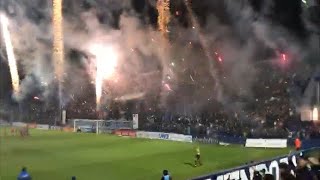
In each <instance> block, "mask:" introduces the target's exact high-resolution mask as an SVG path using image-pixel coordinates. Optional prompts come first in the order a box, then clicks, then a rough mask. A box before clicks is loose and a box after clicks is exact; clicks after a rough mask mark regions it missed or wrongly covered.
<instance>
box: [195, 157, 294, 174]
mask: <svg viewBox="0 0 320 180" xmlns="http://www.w3.org/2000/svg"><path fill="white" fill-rule="evenodd" d="M297 157H298V155H297V154H295V155H291V156H289V157H285V156H284V157H279V158H276V159H273V160H270V161H264V162H259V163H255V164H251V165H247V166H242V167H239V168H236V169H231V170H226V171H224V172H220V173H216V174H212V175H208V176H204V177H199V178H195V179H193V180H226V179H234V180H238V179H241V180H250V179H253V174H254V171H258V172H260V171H262V170H263V169H264V170H265V171H266V173H267V174H272V175H274V177H275V179H276V180H279V179H280V173H279V164H280V163H282V162H284V163H288V162H289V161H292V162H293V164H294V165H295V166H296V165H297Z"/></svg>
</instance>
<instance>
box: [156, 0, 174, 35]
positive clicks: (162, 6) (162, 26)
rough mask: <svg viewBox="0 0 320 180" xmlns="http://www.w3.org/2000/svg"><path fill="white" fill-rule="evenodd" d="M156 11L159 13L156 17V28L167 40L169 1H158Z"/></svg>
mask: <svg viewBox="0 0 320 180" xmlns="http://www.w3.org/2000/svg"><path fill="white" fill-rule="evenodd" d="M157 10H158V13H159V16H158V26H159V30H160V31H161V33H162V35H163V36H164V37H166V38H168V32H169V29H168V25H169V22H170V18H171V17H170V0H158V2H157Z"/></svg>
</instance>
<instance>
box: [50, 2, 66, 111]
mask: <svg viewBox="0 0 320 180" xmlns="http://www.w3.org/2000/svg"><path fill="white" fill-rule="evenodd" d="M52 27H53V61H54V69H55V78H56V79H57V81H58V83H59V84H58V86H59V87H58V88H59V103H60V105H59V106H60V107H61V101H62V87H61V82H62V81H63V70H64V62H63V61H64V44H63V16H62V0H53V16H52Z"/></svg>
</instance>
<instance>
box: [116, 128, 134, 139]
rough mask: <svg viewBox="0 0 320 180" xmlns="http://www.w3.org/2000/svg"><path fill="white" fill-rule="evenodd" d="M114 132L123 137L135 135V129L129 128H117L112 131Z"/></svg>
mask: <svg viewBox="0 0 320 180" xmlns="http://www.w3.org/2000/svg"><path fill="white" fill-rule="evenodd" d="M114 134H115V135H118V136H125V137H136V131H134V130H131V129H118V130H115V131H114Z"/></svg>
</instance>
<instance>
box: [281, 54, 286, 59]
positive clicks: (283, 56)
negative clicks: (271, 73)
mask: <svg viewBox="0 0 320 180" xmlns="http://www.w3.org/2000/svg"><path fill="white" fill-rule="evenodd" d="M281 58H282V60H283V61H286V60H287V55H286V54H283V53H282V54H281Z"/></svg>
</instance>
